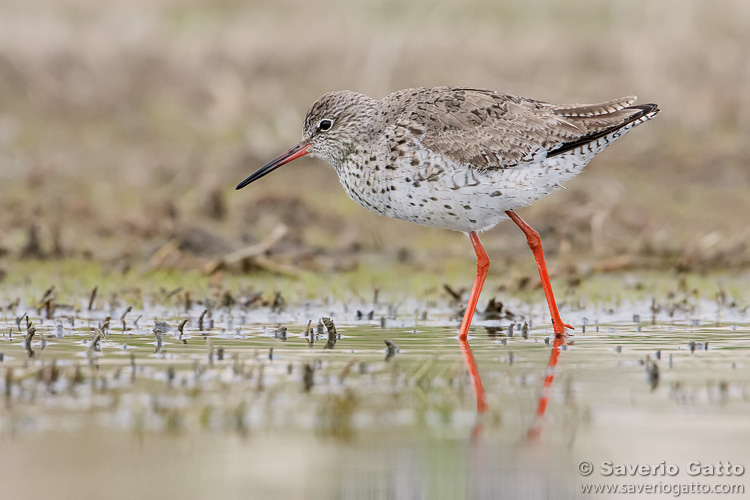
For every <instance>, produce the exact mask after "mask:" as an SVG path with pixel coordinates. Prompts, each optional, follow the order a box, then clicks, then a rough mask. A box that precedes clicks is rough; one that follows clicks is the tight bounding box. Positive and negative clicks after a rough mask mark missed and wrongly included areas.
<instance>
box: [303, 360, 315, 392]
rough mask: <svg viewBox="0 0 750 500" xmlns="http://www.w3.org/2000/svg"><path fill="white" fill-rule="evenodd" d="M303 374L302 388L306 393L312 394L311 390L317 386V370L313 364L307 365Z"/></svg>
mask: <svg viewBox="0 0 750 500" xmlns="http://www.w3.org/2000/svg"><path fill="white" fill-rule="evenodd" d="M302 373H303V375H302V388H303V390H304V391H305V392H310V389H312V387H313V385H315V368H314V367H313V365H312V363H307V364H305V369H304V370H303V372H302Z"/></svg>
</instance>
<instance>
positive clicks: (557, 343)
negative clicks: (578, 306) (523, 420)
mask: <svg viewBox="0 0 750 500" xmlns="http://www.w3.org/2000/svg"><path fill="white" fill-rule="evenodd" d="M493 330H495V329H494V328H488V329H487V333H488V335H489V336H490V338H496V336H497V332H496V331H493ZM566 338H567V336H555V337H554V340H553V342H552V350H551V351H550V356H549V361H548V362H547V366H546V368H545V370H544V379H543V382H542V387H541V391H540V394H539V402H538V403H537V406H536V412H535V413H534V416H533V418H532V421H531V425H530V426H529V429H528V431H527V434H526V436H527V438H528V439H529V440H536V439H538V438H539V436H540V435H541V432H542V427H543V425H544V415H545V413H546V411H547V403H548V401H549V395H550V392H551V389H552V383H553V382H554V380H555V372H556V370H557V363H558V361H559V358H560V351H561V349H562V346H563V345H565V342H566ZM459 345H460V347H461V353H462V354H463V357H464V363H465V364H466V368H467V369H468V371H469V376H470V378H471V384H472V387H473V388H474V395H475V397H476V401H477V420H476V423H475V424H474V426H473V427H472V430H471V442H472V443H474V444H476V443H478V442H479V440H480V439H481V435H482V420H481V415H482V414H483V413H485V412H486V411H487V401H486V398H485V394H484V387H483V386H482V379H481V378H480V376H479V370H478V368H477V364H476V360H475V359H474V354H473V353H472V351H471V347H469V342H468V340H467V339H459Z"/></svg>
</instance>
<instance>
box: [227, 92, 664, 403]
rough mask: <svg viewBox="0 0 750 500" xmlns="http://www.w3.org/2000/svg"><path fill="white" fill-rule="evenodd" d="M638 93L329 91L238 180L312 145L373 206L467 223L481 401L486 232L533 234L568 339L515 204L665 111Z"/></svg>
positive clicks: (352, 193) (435, 223)
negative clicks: (292, 135)
mask: <svg viewBox="0 0 750 500" xmlns="http://www.w3.org/2000/svg"><path fill="white" fill-rule="evenodd" d="M634 102H635V97H623V98H621V99H614V100H611V101H607V102H603V103H600V104H562V105H560V104H550V103H547V102H542V101H537V100H533V99H527V98H524V97H517V96H513V95H508V94H502V93H499V92H495V91H491V90H479V89H468V88H455V87H431V88H427V87H423V88H414V89H406V90H401V91H398V92H395V93H393V94H390V95H388V96H386V97H384V98H383V99H380V100H378V99H372V98H370V97H367V96H365V95H363V94H358V93H355V92H350V91H339V92H330V93H327V94H324V95H323V96H321V97H320V98H319V99H318V100H317V101H316V102H315V103H314V104H313V105H312V107H311V108H310V110H309V111H308V112H307V116H306V117H305V122H304V127H303V131H302V141H300V142H299V143H298V144H297V145H295V146H294V147H292V148H291V149H289V150H288V151H286V152H285V153H283V154H281V155H279V156H277V157H276V158H274V159H273V160H271V161H270V162H269V163H267V164H266V165H264V166H263V167H261V168H260V169H259V170H258V171H257V172H255V173H254V174H252V175H251V176H249V177H248V178H246V179H245V180H244V181H242V182H240V183H239V184H238V185H237V189H241V188H243V187H245V186H247V185H248V184H250V183H251V182H253V181H256V180H258V179H260V178H261V177H263V176H264V175H266V174H268V173H270V172H272V171H273V170H275V169H277V168H278V167H280V166H282V165H284V164H285V163H288V162H290V161H292V160H294V159H296V158H299V157H301V156H304V155H310V156H314V157H317V158H321V159H323V160H326V161H327V162H328V163H330V164H331V165H332V166H333V168H334V169H336V173H337V174H338V177H339V181H341V184H342V185H343V187H344V189H345V190H346V192H347V194H348V195H349V197H350V198H351V199H352V200H354V201H355V202H356V203H358V204H360V205H361V206H363V207H365V208H367V209H368V210H371V211H373V212H375V213H377V214H380V215H385V216H387V217H392V218H395V219H402V220H407V221H410V222H414V223H416V224H420V225H423V226H431V227H439V228H445V229H452V230H454V231H461V232H464V233H466V234H467V235H468V236H469V238H470V239H471V242H472V244H473V245H474V250H475V251H476V255H477V276H476V279H475V281H474V286H473V287H472V290H471V295H470V297H469V303H468V305H467V307H466V312H465V314H464V318H463V322H462V323H461V327H460V329H459V334H458V338H459V342H460V345H461V350H462V352H463V354H464V359H465V361H466V364H467V367H468V368H469V373H470V374H471V378H472V383H473V386H474V390H475V393H476V397H477V410H478V411H479V412H482V411H484V410H485V408H486V404H485V398H484V390H483V389H482V384H481V380H480V378H479V374H478V371H477V368H476V364H475V362H474V357H473V355H472V353H471V349H470V348H469V344H468V341H467V335H468V332H469V326H470V324H471V320H472V318H473V316H474V311H475V309H476V306H477V301H478V300H479V294H480V292H481V290H482V285H483V284H484V280H485V277H486V275H487V270H488V268H489V264H490V261H489V258H488V257H487V253H486V252H485V251H484V248H483V247H482V244H481V242H480V241H479V236H478V233H480V232H482V231H486V230H488V229H490V228H492V227H493V226H495V225H496V224H497V223H498V222H500V221H502V220H504V219H508V218H510V219H511V220H512V221H513V222H515V223H516V224H517V225H518V227H520V228H521V230H522V231H523V232H524V233H525V234H526V239H527V241H528V244H529V247H530V248H531V251H532V252H533V254H534V259H535V260H536V263H537V267H538V268H539V276H540V278H541V281H542V287H543V288H544V295H545V297H546V299H547V304H548V306H549V311H550V314H551V316H552V325H553V329H554V332H555V337H556V340H557V341H558V342H557V344H558V345H559V341H560V340H561V339H563V338H564V337H565V335H566V333H565V328H566V327H568V328H571V327H570V326H569V325H567V324H565V323H563V322H562V320H561V319H560V314H559V312H558V310H557V305H556V304H555V297H554V295H553V293H552V287H551V285H550V281H549V276H548V274H547V267H546V264H545V262H544V253H543V251H542V243H541V240H540V238H539V233H537V232H536V231H535V230H534V229H532V228H531V227H530V226H529V225H528V224H526V222H524V221H523V220H522V219H521V218H520V217H519V216H518V215H517V214H516V213H515V211H514V210H515V209H518V208H521V207H526V206H529V205H531V204H532V203H534V202H535V201H536V200H538V199H539V198H541V197H542V196H544V195H546V194H548V193H550V192H552V191H554V190H555V189H557V188H558V187H560V186H561V185H562V183H563V182H565V181H567V180H569V179H571V178H573V177H575V176H576V175H578V174H579V173H580V172H581V171H582V170H583V168H584V167H585V166H586V164H588V162H589V161H591V159H592V158H593V157H594V156H596V155H597V154H598V153H600V152H601V151H602V150H603V149H604V148H605V147H607V145H608V144H610V143H612V142H613V141H615V140H616V139H618V138H619V137H620V136H622V135H623V134H625V133H626V132H628V131H629V130H630V129H632V128H633V127H635V126H637V125H639V124H641V123H643V122H645V121H647V120H649V119H651V118H653V117H654V116H655V115H656V114H657V113H658V112H659V108H658V107H657V105H656V104H643V105H633V103H634ZM550 383H551V381H550Z"/></svg>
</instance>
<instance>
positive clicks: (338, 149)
mask: <svg viewBox="0 0 750 500" xmlns="http://www.w3.org/2000/svg"><path fill="white" fill-rule="evenodd" d="M377 103H378V101H376V100H375V99H371V98H369V97H367V96H366V95H363V94H358V93H356V92H350V91H348V90H342V91H338V92H329V93H327V94H324V95H322V96H321V97H319V98H318V100H317V101H315V103H314V104H313V105H312V106H311V107H310V110H309V111H308V112H307V115H306V116H305V123H304V126H303V128H302V140H301V141H300V142H299V143H297V144H296V145H294V146H293V147H291V148H290V149H289V150H288V151H286V152H285V153H282V154H280V155H279V156H277V157H276V158H274V159H273V160H271V161H270V162H268V163H266V164H265V165H264V166H263V167H261V168H260V169H258V171H256V172H255V173H254V174H252V175H251V176H249V177H248V178H247V179H245V180H244V181H242V182H240V183H239V184H238V185H237V189H242V188H243V187H245V186H247V185H248V184H250V183H251V182H253V181H255V180H257V179H260V178H261V177H263V176H264V175H266V174H268V173H270V172H272V171H273V170H276V169H277V168H279V167H280V166H282V165H284V164H286V163H289V162H290V161H292V160H294V159H297V158H299V157H301V156H305V155H310V156H315V157H317V158H321V159H323V160H326V161H327V162H328V163H330V164H331V165H333V166H334V167H337V166H338V165H341V164H342V163H343V162H344V160H346V158H347V157H348V156H349V155H350V154H351V153H352V152H353V151H354V149H355V145H354V144H355V141H361V140H363V139H365V138H366V137H367V136H368V135H369V134H370V133H371V131H370V129H371V123H372V118H373V117H374V115H375V112H376V108H377Z"/></svg>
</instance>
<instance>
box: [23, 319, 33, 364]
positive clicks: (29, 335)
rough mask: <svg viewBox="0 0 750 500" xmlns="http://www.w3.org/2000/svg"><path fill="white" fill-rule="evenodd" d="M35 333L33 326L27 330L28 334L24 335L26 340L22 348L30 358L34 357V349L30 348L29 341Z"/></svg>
mask: <svg viewBox="0 0 750 500" xmlns="http://www.w3.org/2000/svg"><path fill="white" fill-rule="evenodd" d="M35 333H36V328H34V327H33V326H32V327H30V328H29V330H28V333H27V334H26V338H25V339H24V341H23V346H24V347H25V348H26V353H27V354H28V355H29V357H30V358H33V357H34V349H32V348H31V339H33V338H34V334H35Z"/></svg>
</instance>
